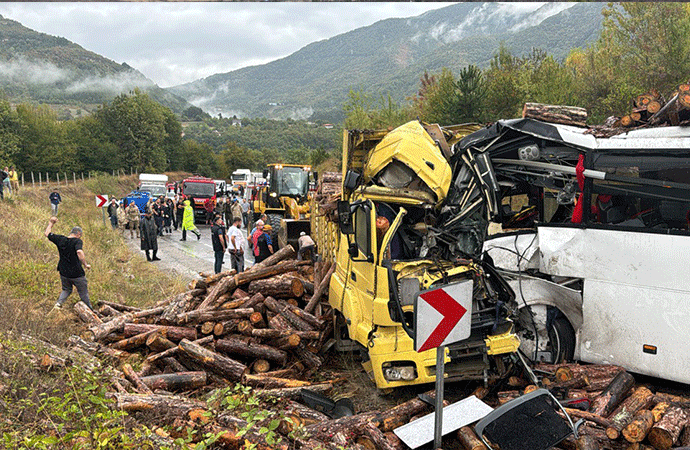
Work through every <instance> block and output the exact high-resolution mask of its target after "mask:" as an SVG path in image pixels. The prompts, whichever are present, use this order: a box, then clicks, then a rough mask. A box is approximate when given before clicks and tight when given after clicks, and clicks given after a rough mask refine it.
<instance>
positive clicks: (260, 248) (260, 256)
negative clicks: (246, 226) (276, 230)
mask: <svg viewBox="0 0 690 450" xmlns="http://www.w3.org/2000/svg"><path fill="white" fill-rule="evenodd" d="M271 230H272V227H271V225H269V224H266V225H264V226H263V227H262V228H261V229H260V230H259V233H258V235H257V237H256V248H255V249H254V255H255V256H256V262H257V263H260V262H261V261H263V260H264V259H266V258H268V257H269V256H271V255H272V254H273V243H272V242H271Z"/></svg>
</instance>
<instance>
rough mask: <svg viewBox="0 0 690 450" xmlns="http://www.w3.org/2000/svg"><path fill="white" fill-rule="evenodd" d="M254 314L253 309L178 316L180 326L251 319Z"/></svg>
mask: <svg viewBox="0 0 690 450" xmlns="http://www.w3.org/2000/svg"><path fill="white" fill-rule="evenodd" d="M253 313H254V310H253V309H252V308H238V309H222V310H201V309H197V310H194V311H189V312H186V313H184V314H180V315H179V316H177V323H178V324H187V323H198V322H208V321H213V322H220V321H224V320H229V319H241V318H245V317H249V316H251V315H252V314H253Z"/></svg>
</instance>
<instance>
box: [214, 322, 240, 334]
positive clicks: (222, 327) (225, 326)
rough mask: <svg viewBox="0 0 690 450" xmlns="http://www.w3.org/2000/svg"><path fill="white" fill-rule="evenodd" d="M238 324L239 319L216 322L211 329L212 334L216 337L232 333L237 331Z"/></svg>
mask: <svg viewBox="0 0 690 450" xmlns="http://www.w3.org/2000/svg"><path fill="white" fill-rule="evenodd" d="M239 324H240V320H239V319H231V320H226V321H225V322H218V323H217V324H216V325H215V326H214V327H213V334H214V335H216V336H222V335H224V334H228V333H232V332H233V331H236V330H237V327H238V325H239Z"/></svg>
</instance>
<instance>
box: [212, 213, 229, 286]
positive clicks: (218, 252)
mask: <svg viewBox="0 0 690 450" xmlns="http://www.w3.org/2000/svg"><path fill="white" fill-rule="evenodd" d="M211 243H212V244H213V255H214V260H215V263H214V264H213V270H214V271H215V273H220V272H221V271H222V270H223V256H225V249H226V248H227V247H228V236H227V234H226V233H225V227H224V226H223V216H220V215H216V216H215V218H214V219H213V225H212V226H211Z"/></svg>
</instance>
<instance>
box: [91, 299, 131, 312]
mask: <svg viewBox="0 0 690 450" xmlns="http://www.w3.org/2000/svg"><path fill="white" fill-rule="evenodd" d="M98 303H101V304H103V305H108V306H110V307H111V308H114V309H117V310H118V311H120V312H137V311H141V308H137V307H136V306H129V305H123V304H121V303H115V302H110V301H107V300H99V301H98Z"/></svg>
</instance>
